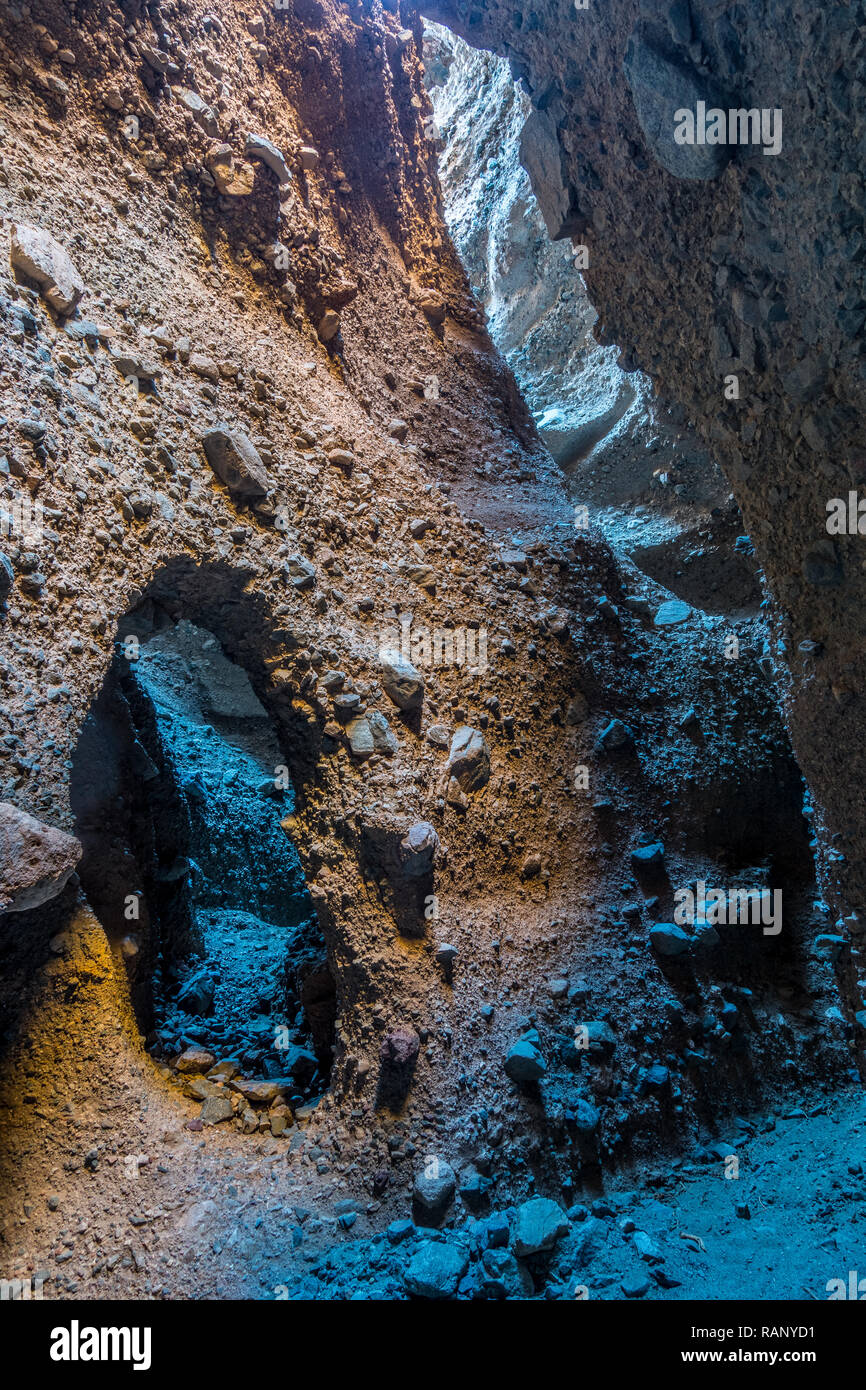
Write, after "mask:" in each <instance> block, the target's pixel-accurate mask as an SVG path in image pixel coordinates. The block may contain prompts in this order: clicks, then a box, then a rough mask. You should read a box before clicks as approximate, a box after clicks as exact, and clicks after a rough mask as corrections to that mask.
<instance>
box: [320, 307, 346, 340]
mask: <svg viewBox="0 0 866 1390" xmlns="http://www.w3.org/2000/svg"><path fill="white" fill-rule="evenodd" d="M340 322H341V320H340V315H339V314H338V313H337V311H336V309H326V310H325V312H324V314H323V315H322V317H321V318H320V319H319V326H318V328H317V329H316V332H317V333H318V335H319V339H320V341H321V342H323V343H330V342H333V340H334V338H336V336H337V334H338V333H339V331H340Z"/></svg>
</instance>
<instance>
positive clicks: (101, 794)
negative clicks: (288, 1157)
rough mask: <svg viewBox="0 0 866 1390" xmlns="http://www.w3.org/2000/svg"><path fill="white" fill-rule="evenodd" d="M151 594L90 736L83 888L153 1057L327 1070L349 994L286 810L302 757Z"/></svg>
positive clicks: (322, 1080)
mask: <svg viewBox="0 0 866 1390" xmlns="http://www.w3.org/2000/svg"><path fill="white" fill-rule="evenodd" d="M169 607H173V610H174V611H169V609H168V608H166V607H163V606H162V605H161V604H160V603H159V602H158V601H157V602H154V601H153V600H151V599H149V598H148V599H147V600H145V601H144V602H143V603H142V604H140V605H139V606H138V607H137V608H136V609H135V610H134V611H133V612H131V613H130V614H129V615H128V616H127V617H126V618H125V619H124V620H123V621H122V622H121V624H120V625H119V628H118V633H117V645H116V655H115V659H114V662H113V664H112V667H111V670H110V672H109V675H108V677H107V679H106V681H105V683H104V685H103V688H102V690H101V692H100V694H99V696H98V698H97V700H96V701H95V702H94V706H93V709H92V712H91V715H90V716H89V718H88V720H87V721H86V723H85V726H84V728H83V730H82V734H81V737H80V739H79V743H78V746H77V749H76V753H75V758H74V765H73V771H72V783H71V800H72V808H73V812H74V814H75V817H76V833H77V835H78V836H79V838H80V840H81V842H82V844H83V846H84V855H83V858H82V862H81V866H80V877H81V882H82V886H83V888H84V891H85V893H86V894H87V897H88V899H89V901H90V902H91V904H92V906H93V908H94V911H95V912H96V914H97V916H98V917H99V919H100V921H101V922H102V924H103V926H104V928H105V930H106V932H107V934H108V936H109V939H110V940H111V941H112V943H113V945H114V946H115V947H116V948H118V949H119V951H120V953H121V955H122V957H123V960H124V963H125V966H126V972H127V977H128V980H129V987H130V994H131V999H132V1002H133V1006H134V1009H135V1013H136V1017H137V1019H138V1022H139V1027H140V1028H141V1030H142V1032H143V1034H144V1035H145V1038H146V1042H147V1046H148V1048H149V1050H150V1051H151V1052H152V1053H153V1055H155V1056H156V1057H159V1058H160V1059H163V1060H166V1061H169V1062H171V1061H172V1060H173V1059H176V1058H177V1057H178V1055H179V1054H181V1053H183V1052H184V1051H185V1050H186V1049H188V1048H197V1049H203V1050H204V1051H206V1052H207V1053H210V1054H212V1056H213V1058H214V1059H215V1063H216V1064H217V1065H218V1066H221V1067H222V1068H223V1070H225V1069H226V1067H227V1065H228V1064H231V1069H234V1070H235V1073H236V1074H239V1075H242V1076H243V1077H247V1078H251V1079H262V1080H265V1081H267V1080H277V1079H279V1080H280V1081H281V1084H282V1096H283V1098H284V1100H285V1101H286V1102H287V1103H288V1104H289V1105H292V1106H298V1105H300V1104H303V1103H305V1102H308V1101H309V1100H310V1099H311V1098H313V1097H316V1096H319V1095H321V1094H322V1093H323V1091H324V1090H325V1089H326V1088H327V1086H328V1084H329V1080H330V1068H331V1059H332V1053H333V1040H334V1027H335V1019H336V994H335V987H334V981H333V977H332V975H331V971H330V969H329V966H328V960H327V953H326V949H325V943H324V940H323V938H322V934H321V930H320V927H319V924H318V920H317V917H316V913H315V909H314V907H313V903H312V900H311V898H310V895H309V892H308V889H307V884H306V880H305V877H304V872H303V869H302V866H301V861H300V858H299V855H298V851H297V849H296V847H295V845H294V843H293V841H292V839H291V837H290V833H289V826H288V821H287V818H288V817H290V816H291V815H292V812H293V811H294V809H295V805H296V788H295V782H294V774H293V771H290V765H291V764H292V762H293V760H292V759H291V757H290V756H289V755H287V754H286V753H285V752H284V750H283V747H282V746H281V740H280V736H279V733H278V729H277V725H276V722H275V720H274V718H273V717H272V716H271V714H270V713H269V712H268V711H267V710H266V709H265V707H264V706H263V704H262V703H261V702H260V700H259V699H258V697H257V695H256V694H255V692H254V689H253V685H252V683H251V681H250V678H249V676H248V675H247V673H246V671H245V670H244V669H243V667H242V666H241V665H239V664H237V663H236V662H234V661H232V660H231V659H230V658H229V657H228V656H227V655H226V653H225V651H224V649H223V646H222V644H221V643H220V641H219V639H218V638H217V636H216V635H215V634H214V632H213V631H212V630H210V629H209V628H205V627H200V626H198V625H197V624H196V623H195V622H193V621H191V620H190V619H189V618H188V617H186V616H180V614H181V611H182V609H181V607H178V606H177V605H169Z"/></svg>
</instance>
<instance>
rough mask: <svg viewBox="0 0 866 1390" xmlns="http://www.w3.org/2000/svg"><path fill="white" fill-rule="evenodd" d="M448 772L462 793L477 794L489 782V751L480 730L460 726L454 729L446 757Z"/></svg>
mask: <svg viewBox="0 0 866 1390" xmlns="http://www.w3.org/2000/svg"><path fill="white" fill-rule="evenodd" d="M448 770H449V772H450V773H451V775H452V777H455V778H456V779H457V781H458V782H459V783H460V786H461V787H462V789H463V791H465V792H477V791H480V790H481V788H482V787H485V786H486V785H487V783H488V781H489V780H490V750H489V748H488V747H487V741H486V739H485V738H484V735H483V734H482V732H481V730H480V729H473V728H471V727H470V726H469V725H468V724H461V726H460V728H459V729H455V731H454V736H453V738H452V739H451V752H450V753H449V755H448Z"/></svg>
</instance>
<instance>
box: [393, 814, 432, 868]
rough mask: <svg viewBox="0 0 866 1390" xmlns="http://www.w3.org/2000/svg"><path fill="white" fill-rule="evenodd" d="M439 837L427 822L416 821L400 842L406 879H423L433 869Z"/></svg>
mask: <svg viewBox="0 0 866 1390" xmlns="http://www.w3.org/2000/svg"><path fill="white" fill-rule="evenodd" d="M438 849H439V836H438V835H437V834H436V830H435V827H434V826H432V825H431V824H430V822H429V821H426V820H421V821H416V822H415V824H414V825H413V826H411V827H410V829H409V830H408V831H407V832H406V835H405V836H404V838H403V839H402V840H401V842H400V856H401V859H402V863H403V872H404V873H405V875H406V877H407V878H423V877H424V875H425V874H428V873H429V872H430V870H431V869H432V868H433V861H434V859H435V858H436V852H437V850H438Z"/></svg>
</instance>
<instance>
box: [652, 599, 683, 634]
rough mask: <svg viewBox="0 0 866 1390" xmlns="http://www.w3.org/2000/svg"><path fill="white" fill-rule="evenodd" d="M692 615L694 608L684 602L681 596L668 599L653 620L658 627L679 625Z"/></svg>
mask: <svg viewBox="0 0 866 1390" xmlns="http://www.w3.org/2000/svg"><path fill="white" fill-rule="evenodd" d="M691 616H692V610H691V608H690V607H689V605H688V604H687V603H683V601H682V599H681V598H671V599H668V601H667V603H663V604H662V606H661V608H659V610H658V612H657V613H656V615H655V617H654V618H653V622H654V623H655V625H656V627H677V626H678V625H679V624H680V623H684V622H686V621H687V620H688V619H689V618H690V617H691Z"/></svg>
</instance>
